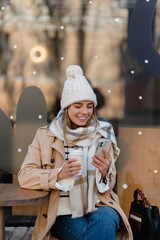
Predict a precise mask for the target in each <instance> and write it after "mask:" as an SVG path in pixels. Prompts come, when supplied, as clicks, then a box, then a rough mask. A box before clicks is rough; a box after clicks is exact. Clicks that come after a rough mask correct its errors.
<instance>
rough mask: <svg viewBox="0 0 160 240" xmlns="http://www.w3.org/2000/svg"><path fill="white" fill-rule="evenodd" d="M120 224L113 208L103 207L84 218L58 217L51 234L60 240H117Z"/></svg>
mask: <svg viewBox="0 0 160 240" xmlns="http://www.w3.org/2000/svg"><path fill="white" fill-rule="evenodd" d="M119 222H120V218H119V215H118V213H117V212H116V211H115V210H114V209H113V208H111V207H107V206H102V207H98V209H97V210H96V211H94V212H91V213H88V214H87V215H85V216H84V217H78V218H71V215H65V216H58V217H57V219H56V221H55V223H54V225H53V226H52V228H51V234H52V235H53V236H54V237H57V238H59V239H60V240H116V239H117V237H116V236H117V231H118V230H119Z"/></svg>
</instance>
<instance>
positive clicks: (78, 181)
mask: <svg viewBox="0 0 160 240" xmlns="http://www.w3.org/2000/svg"><path fill="white" fill-rule="evenodd" d="M62 115H63V111H62V110H61V111H60V112H59V113H58V115H57V117H56V118H54V119H53V121H52V122H51V124H50V127H49V128H50V130H51V131H52V133H53V134H54V136H55V137H57V138H59V139H60V140H62V141H63V142H64V136H63V122H62V120H61V119H62ZM102 137H104V138H109V139H111V140H112V143H113V144H112V145H113V152H114V159H113V160H114V161H115V160H116V159H117V157H118V155H119V148H118V147H117V143H116V139H115V135H114V131H113V128H112V125H111V124H110V123H108V122H101V121H99V124H98V126H97V128H96V129H95V123H94V122H91V124H90V125H89V126H88V127H78V128H77V129H70V128H69V127H67V128H66V138H67V141H68V144H69V145H70V146H73V145H74V146H76V147H77V146H78V147H80V148H82V149H83V151H84V162H83V172H82V175H81V176H73V177H71V178H68V179H63V181H61V184H64V185H65V186H67V184H69V183H70V185H72V187H69V190H70V192H69V197H70V206H71V212H72V217H80V216H84V215H85V214H87V213H88V212H91V211H94V210H95V204H96V203H97V202H98V197H97V186H96V171H98V169H96V168H95V167H94V166H93V165H92V164H91V162H92V157H93V155H94V154H95V151H96V148H97V143H98V139H99V138H102ZM66 191H67V189H66Z"/></svg>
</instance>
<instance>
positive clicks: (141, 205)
mask: <svg viewBox="0 0 160 240" xmlns="http://www.w3.org/2000/svg"><path fill="white" fill-rule="evenodd" d="M138 194H139V196H140V197H141V200H138ZM129 222H130V225H131V229H132V232H133V237H134V240H160V216H159V209H158V207H157V206H151V204H150V203H149V202H148V201H147V199H146V198H145V196H144V194H143V193H142V191H141V190H140V189H139V188H137V189H136V190H135V191H134V201H133V202H132V203H131V208H130V213H129Z"/></svg>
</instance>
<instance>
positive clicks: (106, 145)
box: [96, 138, 112, 156]
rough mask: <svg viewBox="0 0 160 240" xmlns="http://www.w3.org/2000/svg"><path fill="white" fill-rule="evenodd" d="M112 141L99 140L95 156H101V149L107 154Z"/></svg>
mask: <svg viewBox="0 0 160 240" xmlns="http://www.w3.org/2000/svg"><path fill="white" fill-rule="evenodd" d="M111 144H112V141H111V140H110V139H105V138H100V139H99V142H98V146H97V151H96V154H99V155H101V156H103V152H102V148H105V149H106V152H107V153H108V152H109V149H110V147H111Z"/></svg>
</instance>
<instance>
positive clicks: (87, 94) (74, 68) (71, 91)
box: [61, 65, 97, 109]
mask: <svg viewBox="0 0 160 240" xmlns="http://www.w3.org/2000/svg"><path fill="white" fill-rule="evenodd" d="M66 77H67V79H66V81H65V83H64V88H63V91H62V97H61V109H65V108H66V107H68V106H69V105H71V104H73V103H75V102H79V101H85V100H86V101H91V102H93V103H94V106H95V107H96V105H97V98H96V95H95V93H94V91H93V89H92V87H91V85H90V84H89V82H88V81H87V79H86V78H85V76H84V75H83V70H82V68H81V67H80V66H78V65H71V66H68V67H67V68H66Z"/></svg>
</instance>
